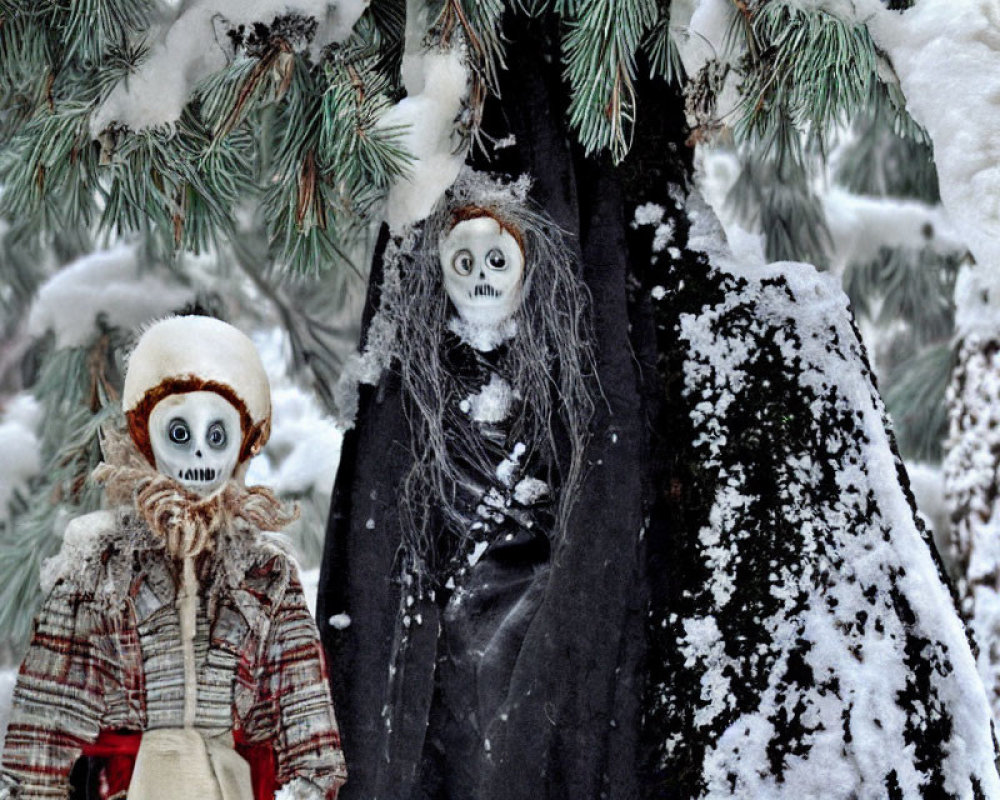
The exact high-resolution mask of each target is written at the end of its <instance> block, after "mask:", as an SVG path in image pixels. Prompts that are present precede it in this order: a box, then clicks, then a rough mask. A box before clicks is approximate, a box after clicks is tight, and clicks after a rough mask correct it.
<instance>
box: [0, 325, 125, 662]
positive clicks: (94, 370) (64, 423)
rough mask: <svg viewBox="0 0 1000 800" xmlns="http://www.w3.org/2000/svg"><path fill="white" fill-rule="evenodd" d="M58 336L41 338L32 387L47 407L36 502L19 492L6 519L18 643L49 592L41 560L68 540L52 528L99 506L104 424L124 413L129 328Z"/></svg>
mask: <svg viewBox="0 0 1000 800" xmlns="http://www.w3.org/2000/svg"><path fill="white" fill-rule="evenodd" d="M51 338H52V337H49V339H48V340H47V341H45V342H41V343H39V347H40V349H41V350H42V352H41V353H40V354H39V355H38V359H39V361H40V364H41V366H40V370H39V375H38V380H37V382H36V383H35V385H34V386H33V389H32V391H33V394H34V395H35V397H36V398H37V399H38V401H39V402H40V403H41V404H42V406H43V409H44V419H45V424H44V426H43V427H42V430H41V432H40V433H41V457H42V463H43V465H44V467H43V470H42V472H41V473H40V474H39V475H38V476H37V477H36V478H35V480H34V481H33V482H32V484H31V486H30V490H31V498H30V502H29V498H25V497H18V498H16V499H15V502H14V504H13V508H11V509H10V512H11V516H10V521H9V524H7V525H4V524H3V523H2V522H0V575H2V576H3V581H2V582H0V638H2V640H3V641H5V642H9V643H13V644H14V645H15V646H17V647H20V646H23V645H24V644H25V643H26V642H27V640H28V636H29V634H30V626H31V620H32V619H33V618H34V615H35V612H36V611H37V610H38V606H39V604H40V602H41V599H42V598H41V593H40V591H39V576H40V575H41V567H42V563H43V562H44V561H45V559H47V558H50V557H52V556H54V555H55V554H56V553H57V552H58V550H59V546H60V544H61V540H60V538H59V537H58V536H53V535H52V533H53V531H57V530H59V529H60V528H61V527H63V526H64V525H65V524H66V522H67V521H68V520H69V519H71V518H72V517H75V516H79V515H81V514H84V513H87V512H89V511H93V510H95V509H97V508H98V507H99V505H100V494H101V493H100V489H99V487H97V486H94V485H93V484H92V483H91V482H90V481H88V479H87V476H88V475H89V474H90V472H91V470H92V469H93V468H94V467H96V466H97V464H98V462H99V461H100V446H99V444H98V431H99V427H100V426H101V425H102V424H104V423H106V422H108V421H109V420H110V419H111V418H112V417H113V416H114V415H115V414H120V410H119V409H118V408H117V400H118V392H117V390H116V388H115V387H116V386H120V385H121V368H120V352H121V349H122V347H123V345H124V342H125V335H124V334H123V332H122V331H120V330H118V329H114V328H104V329H103V330H100V329H99V330H97V332H96V333H95V336H94V338H93V340H92V341H91V342H89V343H88V344H87V345H86V346H84V347H71V348H60V349H57V350H56V349H53V342H52V341H51ZM45 501H47V502H45Z"/></svg>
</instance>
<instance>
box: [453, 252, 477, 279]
mask: <svg viewBox="0 0 1000 800" xmlns="http://www.w3.org/2000/svg"><path fill="white" fill-rule="evenodd" d="M451 267H452V269H454V270H455V272H457V273H458V274H459V275H463V276H464V275H468V274H469V273H470V272H472V253H470V252H469V251H468V250H459V251H458V252H457V253H455V255H453V256H452V257H451Z"/></svg>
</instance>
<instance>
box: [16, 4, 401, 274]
mask: <svg viewBox="0 0 1000 800" xmlns="http://www.w3.org/2000/svg"><path fill="white" fill-rule="evenodd" d="M152 15H153V11H152V4H151V3H150V2H148V0H88V1H87V2H79V3H69V4H66V3H58V2H48V1H46V2H34V1H33V0H5V4H4V8H3V16H2V21H3V24H2V25H0V37H2V39H0V43H2V48H0V75H2V76H3V77H2V78H0V82H2V84H0V86H2V89H3V92H2V93H0V141H3V142H4V144H3V145H2V146H0V183H2V184H3V185H4V187H5V191H4V193H3V195H2V197H0V216H3V217H5V218H7V219H10V220H16V226H17V227H18V229H19V231H21V232H22V233H21V234H20V235H21V236H22V238H29V237H36V238H39V239H41V240H42V241H43V242H44V241H48V240H50V239H51V237H52V236H53V235H54V233H55V231H65V230H67V229H73V230H77V231H83V232H87V233H93V232H96V233H106V234H109V235H112V236H121V235H131V234H138V235H141V236H144V237H150V238H151V239H152V240H153V241H154V242H155V246H154V250H155V252H157V253H159V254H161V255H162V256H163V257H168V256H169V255H170V254H171V253H177V252H180V251H189V252H194V253H200V252H205V251H206V250H209V249H216V250H217V249H219V248H222V247H225V245H226V242H228V241H230V240H231V239H232V238H233V236H234V235H235V233H236V230H237V224H236V218H235V215H236V213H237V211H239V210H241V209H243V208H245V207H246V205H247V204H248V203H250V202H253V201H256V202H258V203H260V204H262V205H263V207H264V209H265V214H264V218H265V219H267V220H268V225H269V245H270V255H271V258H272V260H273V261H274V262H275V263H277V264H280V265H281V266H282V267H284V268H285V269H287V270H290V271H292V272H298V273H316V272H318V271H321V270H324V269H328V268H330V267H331V266H334V265H337V264H342V263H343V254H344V252H345V249H346V248H347V246H348V245H349V241H350V238H351V236H353V235H355V234H356V233H357V231H358V230H359V227H363V225H359V222H360V223H364V222H367V220H368V219H369V218H370V216H371V209H372V206H373V205H374V203H376V202H377V201H378V200H379V199H380V198H381V196H382V195H383V194H384V193H385V191H386V189H387V188H388V186H389V184H390V183H391V181H392V180H393V179H394V178H396V177H397V176H398V175H400V174H401V173H402V171H403V170H405V169H406V164H407V158H406V155H405V153H403V151H402V149H401V148H400V147H399V145H398V138H399V134H400V131H399V130H387V129H381V128H379V127H378V119H379V117H380V116H381V114H382V112H383V111H384V110H385V109H386V108H387V107H388V106H389V104H390V102H391V100H392V97H391V89H392V87H391V86H390V83H389V79H388V77H387V76H386V75H385V74H384V73H383V72H382V71H381V70H380V64H382V63H383V62H384V58H385V53H384V51H383V49H382V44H381V39H380V37H381V34H380V27H379V24H378V22H376V20H375V16H374V15H373V14H368V15H366V16H365V17H364V18H363V19H362V20H361V22H360V23H359V24H358V25H357V26H356V29H355V31H354V33H353V35H352V36H351V37H350V38H349V39H348V40H347V41H346V42H344V43H342V44H339V45H331V46H329V47H327V48H325V49H324V50H323V53H322V56H321V57H320V58H319V60H318V63H313V62H312V60H311V59H310V58H309V56H308V54H307V53H306V52H305V45H306V44H308V41H309V36H310V31H314V30H315V21H312V23H311V25H310V21H309V20H301V19H299V18H295V17H279V18H276V19H275V20H273V21H271V23H270V26H267V25H264V26H258V27H257V28H255V30H254V31H253V35H252V36H251V35H247V36H242V35H241V33H240V32H239V31H231V32H230V38H231V41H232V44H233V47H234V56H233V58H232V59H231V61H230V63H229V64H228V66H227V67H226V68H225V69H223V70H221V71H220V72H219V73H217V74H215V75H212V76H209V78H208V79H206V81H205V82H204V84H203V85H201V86H199V87H196V88H195V90H194V92H193V94H192V97H191V98H190V101H189V103H188V104H187V106H186V107H185V109H184V111H183V113H182V115H181V117H180V119H179V120H178V121H177V122H176V124H175V125H172V126H170V127H169V128H163V129H152V130H142V131H132V130H129V129H127V128H125V127H123V126H120V125H112V126H110V127H109V128H108V129H106V130H104V131H101V132H100V135H99V137H98V140H97V141H94V140H93V139H92V137H91V131H90V127H91V119H92V117H93V114H94V112H95V111H96V110H97V109H98V108H99V107H100V105H101V103H102V102H103V101H104V100H105V99H106V98H107V96H108V94H109V93H110V91H111V90H112V88H114V86H115V85H116V84H117V83H118V82H119V81H120V80H123V79H126V78H127V76H128V74H129V73H130V71H132V70H133V69H135V68H136V67H137V66H138V65H139V64H140V63H141V62H142V59H143V58H144V56H145V54H146V52H147V48H148V45H147V43H146V40H145V36H146V35H147V34H148V26H149V22H150V19H151V18H152ZM380 19H381V22H382V25H383V26H388V27H391V24H390V23H391V18H387V15H386V14H384V13H383V14H381V16H380ZM387 19H388V22H387ZM95 22H96V24H95ZM296 47H298V48H299V49H296Z"/></svg>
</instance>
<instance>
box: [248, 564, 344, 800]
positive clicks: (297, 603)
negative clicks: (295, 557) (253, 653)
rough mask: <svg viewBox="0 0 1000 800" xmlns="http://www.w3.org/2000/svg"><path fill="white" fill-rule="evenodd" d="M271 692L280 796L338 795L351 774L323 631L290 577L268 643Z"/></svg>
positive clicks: (301, 798)
mask: <svg viewBox="0 0 1000 800" xmlns="http://www.w3.org/2000/svg"><path fill="white" fill-rule="evenodd" d="M266 648H267V651H266V655H265V657H266V660H267V669H268V672H269V674H270V683H271V692H272V696H273V697H274V698H275V700H276V703H277V709H278V715H277V717H278V718H277V725H278V730H277V732H276V734H277V735H276V736H275V751H276V755H277V762H278V763H277V771H278V776H277V777H278V784H279V785H280V786H281V787H282V788H281V789H280V790H279V791H278V793H277V795H276V798H277V799H278V800H281V799H282V798H283V797H289V798H295V800H305V799H306V798H309V800H312V798H317V800H318V799H319V798H326V800H333V798H335V797H336V796H337V791H338V789H339V788H340V786H341V785H343V783H344V782H345V781H346V780H347V768H346V766H345V762H344V751H343V750H342V749H341V747H340V733H339V731H338V729H337V721H336V719H335V717H334V714H333V701H332V700H331V698H330V684H329V681H328V678H327V671H326V663H325V661H324V657H323V647H322V645H321V644H320V639H319V632H318V631H317V630H316V623H315V622H314V621H313V618H312V615H311V614H310V613H309V608H308V607H307V606H306V602H305V597H304V595H303V593H302V586H301V585H300V584H299V581H298V578H297V577H295V576H294V575H293V576H292V577H291V580H290V582H289V586H288V590H287V591H286V592H285V595H284V598H283V600H282V602H281V606H280V607H279V609H278V611H277V613H276V614H275V617H274V619H273V621H272V623H271V628H270V631H269V633H268V637H267V643H266Z"/></svg>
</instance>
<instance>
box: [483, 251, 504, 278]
mask: <svg viewBox="0 0 1000 800" xmlns="http://www.w3.org/2000/svg"><path fill="white" fill-rule="evenodd" d="M486 266H488V267H489V268H490V269H495V270H497V271H498V272H499V271H500V270H502V269H507V257H506V256H505V255H504V254H503V251H502V250H501V249H500V248H499V247H494V248H493V249H492V250H490V251H489V252H488V253H487V254H486Z"/></svg>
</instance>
